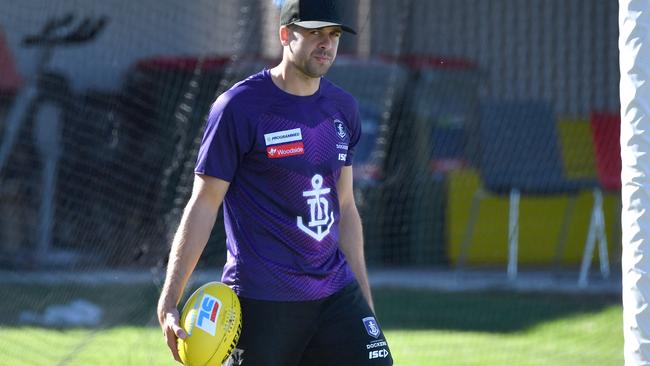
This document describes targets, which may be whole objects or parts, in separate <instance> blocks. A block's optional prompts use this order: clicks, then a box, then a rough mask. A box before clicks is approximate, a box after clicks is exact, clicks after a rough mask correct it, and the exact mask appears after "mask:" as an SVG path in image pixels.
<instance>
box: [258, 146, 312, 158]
mask: <svg viewBox="0 0 650 366" xmlns="http://www.w3.org/2000/svg"><path fill="white" fill-rule="evenodd" d="M304 153H305V145H304V144H303V143H302V142H294V143H291V144H284V145H276V146H269V147H267V148H266V156H268V157H269V158H271V159H277V158H286V157H288V156H295V155H303V154H304Z"/></svg>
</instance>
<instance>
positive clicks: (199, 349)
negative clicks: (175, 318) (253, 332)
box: [178, 282, 242, 366]
mask: <svg viewBox="0 0 650 366" xmlns="http://www.w3.org/2000/svg"><path fill="white" fill-rule="evenodd" d="M241 325H242V317H241V306H240V305H239V299H238V298H237V295H236V294H235V292H234V291H233V290H232V289H231V288H230V287H228V286H227V285H225V284H223V283H221V282H209V283H206V284H205V285H203V286H201V287H199V288H198V289H197V290H196V291H194V293H193V294H192V295H191V296H190V297H189V298H188V299H187V302H186V303H185V306H183V310H182V312H181V327H183V329H184V330H185V332H186V333H187V338H185V339H180V338H179V339H178V353H179V354H180V356H181V360H182V361H183V364H184V365H186V366H221V364H222V363H223V361H225V360H226V358H228V356H230V353H231V352H232V351H233V349H234V348H235V346H236V345H237V341H238V340H239V335H240V333H241Z"/></svg>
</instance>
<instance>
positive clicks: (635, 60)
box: [619, 0, 650, 366]
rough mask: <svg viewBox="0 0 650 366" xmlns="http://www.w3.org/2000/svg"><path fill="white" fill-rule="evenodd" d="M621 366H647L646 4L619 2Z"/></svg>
mask: <svg viewBox="0 0 650 366" xmlns="http://www.w3.org/2000/svg"><path fill="white" fill-rule="evenodd" d="M619 50H620V69H621V83H620V93H621V158H622V161H623V169H622V172H621V179H622V191H621V197H622V211H621V225H622V233H623V237H622V244H623V251H622V271H623V327H624V330H623V334H624V336H625V346H624V355H625V365H627V366H631V365H635V366H636V365H650V306H649V305H650V301H648V300H650V241H649V240H648V234H649V233H650V184H649V183H650V182H649V179H648V177H650V155H648V153H650V2H649V1H648V0H620V1H619Z"/></svg>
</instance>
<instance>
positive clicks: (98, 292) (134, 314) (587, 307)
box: [0, 283, 620, 333]
mask: <svg viewBox="0 0 650 366" xmlns="http://www.w3.org/2000/svg"><path fill="white" fill-rule="evenodd" d="M0 294H3V296H2V297H1V299H0V326H23V325H29V324H24V323H21V322H20V314H21V313H22V312H25V311H29V312H32V313H37V314H43V313H44V312H45V310H46V309H47V307H48V306H51V305H60V304H63V305H65V304H69V303H71V302H72V301H74V300H77V299H83V300H86V301H88V302H91V303H93V304H94V305H97V306H99V307H101V308H102V310H103V317H102V323H101V324H100V326H101V327H113V326H122V325H130V326H157V321H156V318H155V309H156V302H157V299H158V294H159V290H158V288H157V287H156V286H155V285H154V284H153V283H150V284H142V283H138V284H101V285H90V284H58V285H46V284H29V285H25V284H7V283H2V284H0ZM187 295H188V293H186V296H187ZM374 298H375V307H376V309H377V313H378V317H379V319H380V321H381V324H382V327H383V328H384V329H413V330H415V329H436V330H456V331H482V332H495V333H509V332H516V331H520V330H524V329H527V328H529V327H532V326H534V325H536V324H539V323H544V322H547V321H551V320H555V319H561V318H565V317H570V316H573V315H579V314H585V313H594V312H598V311H601V310H603V309H606V308H608V307H610V306H616V305H620V296H616V295H587V294H575V295H567V294H548V293H514V292H452V293H449V292H434V291H422V290H419V291H418V290H405V289H376V290H375V291H374ZM183 302H184V301H183Z"/></svg>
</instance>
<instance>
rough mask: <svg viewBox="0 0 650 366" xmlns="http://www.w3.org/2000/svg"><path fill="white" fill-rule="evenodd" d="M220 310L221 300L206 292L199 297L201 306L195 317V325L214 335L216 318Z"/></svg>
mask: <svg viewBox="0 0 650 366" xmlns="http://www.w3.org/2000/svg"><path fill="white" fill-rule="evenodd" d="M220 311H221V301H219V299H217V298H215V297H212V296H210V295H208V294H204V295H203V298H202V299H201V308H200V309H199V315H197V317H196V326H197V327H198V328H199V329H201V330H203V331H204V332H206V333H208V334H210V335H212V336H214V335H215V333H216V332H217V319H219V312H220Z"/></svg>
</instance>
